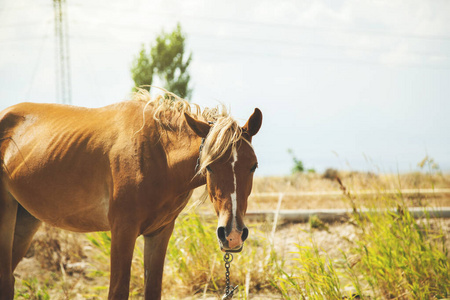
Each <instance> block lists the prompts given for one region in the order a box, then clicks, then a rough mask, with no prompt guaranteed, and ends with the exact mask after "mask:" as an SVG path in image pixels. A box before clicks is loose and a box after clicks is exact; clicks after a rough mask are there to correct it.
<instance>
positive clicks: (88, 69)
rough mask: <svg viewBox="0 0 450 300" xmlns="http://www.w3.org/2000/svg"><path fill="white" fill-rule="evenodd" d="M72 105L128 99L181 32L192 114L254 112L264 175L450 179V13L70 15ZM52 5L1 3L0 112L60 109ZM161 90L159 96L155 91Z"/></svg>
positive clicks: (431, 8) (129, 11) (122, 9)
mask: <svg viewBox="0 0 450 300" xmlns="http://www.w3.org/2000/svg"><path fill="white" fill-rule="evenodd" d="M67 15H68V32H69V34H68V36H69V45H70V69H71V82H72V104H73V105H78V106H87V107H100V106H105V105H108V104H111V103H115V102H118V101H123V100H126V99H129V98H130V91H131V88H132V86H133V82H132V79H131V76H130V67H131V64H132V61H133V58H134V57H135V56H136V55H137V54H138V52H139V50H140V47H141V45H142V44H145V45H146V46H147V47H148V46H149V45H150V43H151V42H152V41H153V40H154V39H155V38H156V36H157V35H158V34H160V33H161V31H162V30H165V31H166V32H167V31H171V30H173V29H174V28H175V26H176V24H177V23H178V22H179V23H180V24H181V26H182V29H183V31H184V32H185V34H186V36H187V49H188V51H191V52H192V55H193V60H192V63H191V66H190V69H189V72H190V74H191V84H192V87H193V90H194V91H193V95H192V97H191V99H190V100H191V101H192V102H194V103H198V104H200V105H201V106H202V107H211V106H216V105H217V104H219V103H224V104H225V105H226V106H227V107H229V108H230V110H231V113H232V115H233V116H235V117H236V119H238V120H239V121H240V122H241V124H242V125H243V124H244V123H245V121H246V120H247V119H248V117H249V116H250V115H251V113H252V112H253V110H254V108H255V107H258V108H260V109H261V111H262V112H263V125H262V128H261V130H260V132H259V133H258V135H257V136H255V137H254V139H253V144H254V147H255V151H256V154H257V156H258V160H259V169H258V171H257V175H260V176H269V175H273V176H279V175H287V174H289V173H290V171H291V168H292V167H293V159H292V156H291V155H290V154H289V153H288V149H292V151H293V153H294V154H295V156H296V157H297V159H299V160H301V161H302V162H303V164H304V166H305V167H306V168H314V169H315V170H317V171H318V172H323V171H324V170H325V169H326V168H330V167H331V168H336V169H340V170H357V171H362V172H367V171H371V172H379V173H381V172H389V173H397V172H411V171H417V170H419V167H418V166H417V164H418V163H419V162H420V161H421V160H422V159H423V158H424V157H425V156H427V155H428V156H429V157H432V158H433V159H434V160H435V161H436V162H437V163H438V164H439V167H440V169H441V170H442V171H444V172H450V133H449V129H450V117H449V114H450V18H449V16H450V1H447V0H433V1H429V0H426V1H425V0H423V1H420V0H379V1H375V0H345V1H340V0H309V1H306V0H305V1H303V0H276V1H275V0H274V1H269V0H258V1H256V0H248V1H242V0H237V1H235V0H230V1H216V0H192V1H182V0H164V1H163V0H161V1H144V0H130V1H118V0H108V1H106V0H96V1H88V2H87V1H81V0H68V1H67ZM53 18H54V12H53V5H52V1H50V0H34V1H31V0H0V110H2V109H4V108H6V107H8V106H11V105H13V104H15V103H19V102H24V101H32V102H58V99H57V97H56V83H55V82H56V80H55V78H56V75H55V46H54V42H55V39H54V23H53ZM156 83H157V82H156Z"/></svg>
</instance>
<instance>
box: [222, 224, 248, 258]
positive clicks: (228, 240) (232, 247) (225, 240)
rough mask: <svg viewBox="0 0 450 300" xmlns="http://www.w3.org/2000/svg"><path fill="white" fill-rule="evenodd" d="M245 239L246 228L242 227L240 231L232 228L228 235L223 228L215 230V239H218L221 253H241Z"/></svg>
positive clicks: (246, 235) (246, 234)
mask: <svg viewBox="0 0 450 300" xmlns="http://www.w3.org/2000/svg"><path fill="white" fill-rule="evenodd" d="M247 237H248V228H247V227H244V228H243V229H242V231H239V230H237V229H235V228H233V229H232V230H231V232H230V233H228V234H227V232H226V228H225V227H223V226H220V227H219V228H217V238H218V239H219V245H220V250H222V251H223V252H241V251H242V248H243V247H244V241H245V240H246V239H247Z"/></svg>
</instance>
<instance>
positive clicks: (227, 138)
mask: <svg viewBox="0 0 450 300" xmlns="http://www.w3.org/2000/svg"><path fill="white" fill-rule="evenodd" d="M241 137H242V129H241V127H239V125H238V123H237V121H236V120H234V119H233V118H232V117H231V116H225V117H220V118H218V119H217V120H216V122H215V123H214V125H213V126H212V127H211V130H210V132H209V133H208V136H207V137H206V139H205V143H204V146H203V150H202V153H201V155H200V168H199V172H200V173H203V172H204V171H205V169H206V167H207V166H208V165H209V164H211V163H213V162H215V161H217V160H218V159H220V158H221V157H223V156H224V155H225V153H226V152H227V151H228V149H231V150H232V151H231V152H230V153H232V152H233V150H234V149H235V147H236V145H237V142H238V141H239V140H240V139H241Z"/></svg>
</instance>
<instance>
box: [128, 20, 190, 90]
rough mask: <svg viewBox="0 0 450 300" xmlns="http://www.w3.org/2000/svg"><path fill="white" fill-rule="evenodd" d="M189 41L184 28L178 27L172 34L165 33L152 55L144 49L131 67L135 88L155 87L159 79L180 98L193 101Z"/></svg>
mask: <svg viewBox="0 0 450 300" xmlns="http://www.w3.org/2000/svg"><path fill="white" fill-rule="evenodd" d="M185 40H186V37H185V34H184V33H183V32H182V30H181V25H180V24H177V27H176V28H175V30H174V31H172V32H171V33H166V32H164V31H163V32H161V34H160V35H159V36H158V37H157V38H156V40H155V43H154V44H153V45H150V51H147V50H146V47H145V45H142V48H141V51H140V52H139V55H138V56H137V57H135V59H134V61H133V64H132V67H131V76H132V78H133V81H134V83H135V86H142V85H151V84H152V82H153V79H154V76H155V75H157V76H158V78H159V79H160V80H161V81H162V82H163V87H164V88H165V89H167V90H168V91H170V92H172V93H174V94H176V95H179V96H180V97H183V98H189V97H190V96H191V94H192V89H191V88H189V80H190V79H191V77H190V75H189V72H188V68H189V64H190V63H191V60H192V53H189V55H187V57H186V54H185ZM147 89H149V88H148V87H147Z"/></svg>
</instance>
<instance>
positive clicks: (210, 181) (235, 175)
mask: <svg viewBox="0 0 450 300" xmlns="http://www.w3.org/2000/svg"><path fill="white" fill-rule="evenodd" d="M186 120H187V122H188V124H189V126H190V127H191V128H192V129H193V130H194V131H195V132H196V133H197V134H198V135H200V136H202V137H205V136H206V134H207V133H208V131H209V126H210V125H208V124H207V123H204V122H202V121H199V120H195V119H193V118H191V117H190V116H186ZM261 122H262V114H261V111H260V110H259V109H255V112H254V113H253V115H252V116H251V117H250V118H249V120H248V121H247V123H246V124H245V126H244V127H242V132H243V134H242V138H241V139H240V140H239V142H237V144H236V145H235V147H230V149H228V150H227V152H226V153H225V155H223V156H222V157H221V158H219V159H218V160H216V161H214V162H212V163H210V164H209V165H208V166H207V167H206V185H207V189H208V193H209V196H210V199H211V201H212V202H213V205H214V209H215V211H216V214H217V216H218V218H219V221H218V227H217V237H218V240H219V245H220V248H221V250H222V251H227V252H239V251H241V250H242V247H243V245H244V241H245V240H246V239H247V237H248V229H247V227H246V226H245V224H244V216H245V213H246V211H247V198H248V196H249V195H250V192H251V189H252V184H253V174H254V172H255V169H256V168H257V166H258V163H257V159H256V155H255V152H254V151H253V147H252V146H251V145H250V142H251V138H252V136H253V135H255V134H256V133H257V132H258V130H259V128H260V127H261ZM206 126H208V128H207V127H206ZM202 128H203V129H202ZM205 132H206V134H205Z"/></svg>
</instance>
